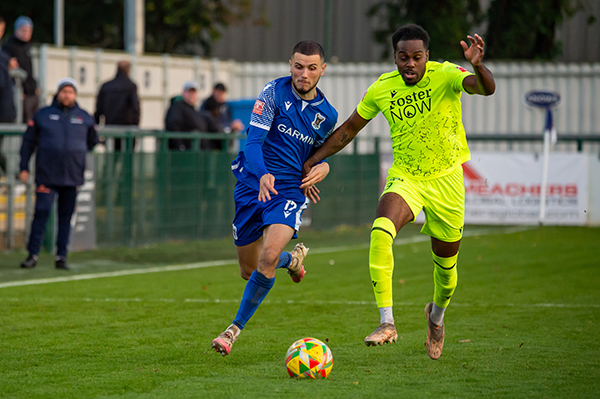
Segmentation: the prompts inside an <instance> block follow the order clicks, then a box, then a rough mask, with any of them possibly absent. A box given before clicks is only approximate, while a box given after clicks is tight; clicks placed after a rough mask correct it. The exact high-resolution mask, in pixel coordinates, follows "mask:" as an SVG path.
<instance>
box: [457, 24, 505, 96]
mask: <svg viewBox="0 0 600 399" xmlns="http://www.w3.org/2000/svg"><path fill="white" fill-rule="evenodd" d="M467 38H468V39H469V41H470V42H471V43H470V45H467V43H465V41H464V40H463V41H461V42H460V45H461V46H462V48H463V51H464V53H465V58H466V59H467V61H469V62H470V63H471V65H472V66H473V72H475V76H473V75H471V76H467V77H466V78H464V79H463V87H464V88H465V90H466V91H467V92H468V93H471V94H480V95H483V96H489V95H491V94H494V92H495V91H496V82H495V81H494V76H493V75H492V72H491V71H490V70H489V69H487V68H486V67H485V65H483V63H482V60H483V47H484V44H485V43H484V42H483V39H482V38H481V36H479V35H478V34H477V33H476V34H475V37H472V36H467Z"/></svg>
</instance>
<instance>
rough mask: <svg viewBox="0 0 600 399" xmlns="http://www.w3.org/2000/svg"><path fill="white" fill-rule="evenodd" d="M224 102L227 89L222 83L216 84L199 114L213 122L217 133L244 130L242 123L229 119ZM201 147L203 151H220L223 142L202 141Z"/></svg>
mask: <svg viewBox="0 0 600 399" xmlns="http://www.w3.org/2000/svg"><path fill="white" fill-rule="evenodd" d="M226 100H227V88H226V87H225V85H224V84H223V83H217V84H216V85H215V87H214V88H213V92H212V94H211V96H210V97H208V98H207V99H206V100H204V102H203V103H202V106H201V107H200V113H201V114H203V115H205V116H206V117H207V118H210V119H211V120H212V121H213V124H214V125H215V126H217V129H218V130H217V133H235V132H239V131H242V130H244V124H243V123H242V121H240V120H239V119H236V120H232V119H231V110H230V109H229V106H228V105H227V102H226ZM201 146H202V148H203V149H210V150H214V149H216V150H221V149H222V148H223V141H221V140H202V142H201Z"/></svg>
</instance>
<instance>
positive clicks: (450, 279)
mask: <svg viewBox="0 0 600 399" xmlns="http://www.w3.org/2000/svg"><path fill="white" fill-rule="evenodd" d="M434 279H435V281H436V283H438V284H439V285H440V286H441V287H444V288H446V289H452V290H454V289H455V288H456V286H457V285H458V272H457V270H456V265H455V266H454V267H453V268H452V269H442V268H441V267H440V266H438V265H436V267H435V271H434Z"/></svg>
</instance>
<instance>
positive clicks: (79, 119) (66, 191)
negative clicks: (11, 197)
mask: <svg viewBox="0 0 600 399" xmlns="http://www.w3.org/2000/svg"><path fill="white" fill-rule="evenodd" d="M76 98H77V82H75V80H74V79H71V78H64V79H61V80H60V81H59V82H58V88H57V93H56V96H55V97H54V101H53V102H52V105H51V106H49V107H45V108H42V109H40V110H39V111H38V112H37V113H36V114H35V115H34V116H33V119H32V120H30V121H29V122H28V123H27V125H28V128H27V131H25V134H24V135H23V144H22V145H21V163H20V171H21V172H20V173H19V179H20V180H21V181H22V182H23V183H25V184H27V182H28V180H29V159H30V158H31V155H32V154H33V153H34V152H35V151H36V150H37V156H36V162H35V163H36V165H35V184H36V201H35V213H34V216H33V222H32V223H31V234H30V235H29V244H28V245H27V250H28V251H29V256H28V257H27V259H25V260H24V261H23V262H22V263H21V267H22V268H24V269H31V268H33V267H35V266H36V264H37V259H38V253H39V251H40V245H41V243H42V237H43V235H44V230H45V227H46V221H47V220H48V216H49V215H50V210H51V209H52V204H53V203H54V197H56V195H57V194H58V236H57V239H56V247H57V252H56V262H55V266H56V268H57V269H64V270H68V269H69V268H68V266H67V263H66V257H67V245H68V243H69V233H70V230H71V217H72V215H73V212H74V210H75V199H76V196H77V186H81V185H82V184H83V172H84V170H85V158H86V153H87V151H89V150H91V149H92V148H93V147H94V146H95V145H96V144H97V143H98V134H97V133H96V128H95V127H94V119H93V118H92V117H91V116H90V114H88V113H87V112H86V111H84V110H82V109H81V108H79V105H77V102H76V101H75V100H76Z"/></svg>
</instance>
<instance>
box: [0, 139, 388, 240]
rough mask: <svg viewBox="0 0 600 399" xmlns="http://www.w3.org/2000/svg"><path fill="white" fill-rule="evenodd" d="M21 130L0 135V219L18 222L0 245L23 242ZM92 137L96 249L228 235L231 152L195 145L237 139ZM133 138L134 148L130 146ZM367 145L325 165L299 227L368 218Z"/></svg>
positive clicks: (372, 182)
mask: <svg viewBox="0 0 600 399" xmlns="http://www.w3.org/2000/svg"><path fill="white" fill-rule="evenodd" d="M22 131H23V130H22V129H21V128H20V129H18V130H17V129H15V131H14V132H11V133H8V134H6V140H5V143H4V150H3V152H4V154H5V155H6V157H7V160H8V164H9V165H10V168H9V169H10V174H11V175H10V176H8V180H6V179H5V180H4V181H0V188H1V189H2V193H0V196H3V198H5V199H7V198H10V199H11V200H10V201H8V202H10V204H8V203H7V201H4V203H5V204H6V205H5V206H4V208H3V209H0V214H4V215H5V216H4V219H5V221H6V220H11V221H14V220H18V221H19V222H18V223H12V224H10V227H11V228H10V230H8V229H6V226H7V224H6V223H4V224H3V225H2V224H0V234H1V235H2V237H3V238H4V239H3V240H2V244H4V245H1V247H4V248H11V247H23V246H24V245H25V244H26V238H27V235H28V231H29V228H30V223H31V218H32V214H33V202H34V191H35V190H33V183H32V182H33V178H32V179H31V182H30V184H29V185H28V186H27V187H25V186H24V185H22V184H21V183H20V182H18V181H17V180H16V178H15V173H16V169H17V168H18V157H19V155H18V149H19V147H20V137H19V136H20V134H22ZM0 134H3V133H2V132H1V131H0ZM99 135H100V137H101V138H102V140H103V141H104V145H102V146H101V147H100V148H98V149H97V150H95V151H94V153H93V164H94V176H93V182H94V189H95V190H94V192H95V194H94V208H95V211H94V214H95V232H96V245H97V246H100V247H105V246H121V245H125V246H137V245H143V244H146V243H153V242H165V241H169V240H207V239H212V238H223V237H227V236H230V234H231V223H232V220H233V215H234V203H233V190H234V187H235V182H236V179H235V177H234V176H233V174H232V173H231V161H233V159H234V158H235V156H236V154H235V153H233V152H232V151H227V145H224V146H223V148H225V149H224V150H221V151H215V150H201V149H200V141H201V140H204V139H213V140H222V141H223V142H224V143H225V144H231V143H232V142H237V140H239V139H242V138H243V136H232V135H224V134H223V135H215V134H207V133H171V132H168V133H167V132H162V131H126V130H123V129H118V128H117V129H116V128H110V129H101V130H100V131H99ZM169 138H189V139H192V149H191V150H188V151H170V150H169V149H168V146H167V142H168V139H169ZM115 139H121V140H122V147H121V148H122V150H121V151H114V150H113V149H114V140H115ZM136 140H137V141H138V143H139V144H137V146H136V147H137V148H134V143H135V141H136ZM148 144H150V145H148ZM374 148H375V150H374V152H373V153H372V154H361V155H358V154H357V151H354V153H353V154H341V155H336V156H334V157H331V158H330V159H329V160H328V161H329V163H330V165H331V171H330V174H329V176H328V177H327V179H325V181H323V182H321V183H320V184H319V185H318V187H319V189H320V190H321V201H320V203H319V204H317V205H314V204H311V205H309V208H308V209H307V211H305V213H304V219H305V221H306V222H309V223H308V224H309V225H308V226H307V225H304V226H303V229H304V228H315V229H325V228H332V227H335V226H338V225H358V224H364V223H370V222H371V221H372V219H373V216H374V214H375V207H376V204H377V198H378V195H379V191H380V189H379V155H378V149H377V145H376V144H375V146H374ZM32 162H33V161H32ZM32 169H33V168H32ZM9 193H12V194H9ZM7 205H9V206H7ZM3 227H4V228H3ZM48 227H49V228H48V229H47V231H46V237H45V240H44V248H45V249H46V250H49V251H51V250H52V249H53V241H54V229H53V228H51V226H50V223H49V224H48ZM72 234H77V232H76V231H73V232H72Z"/></svg>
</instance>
